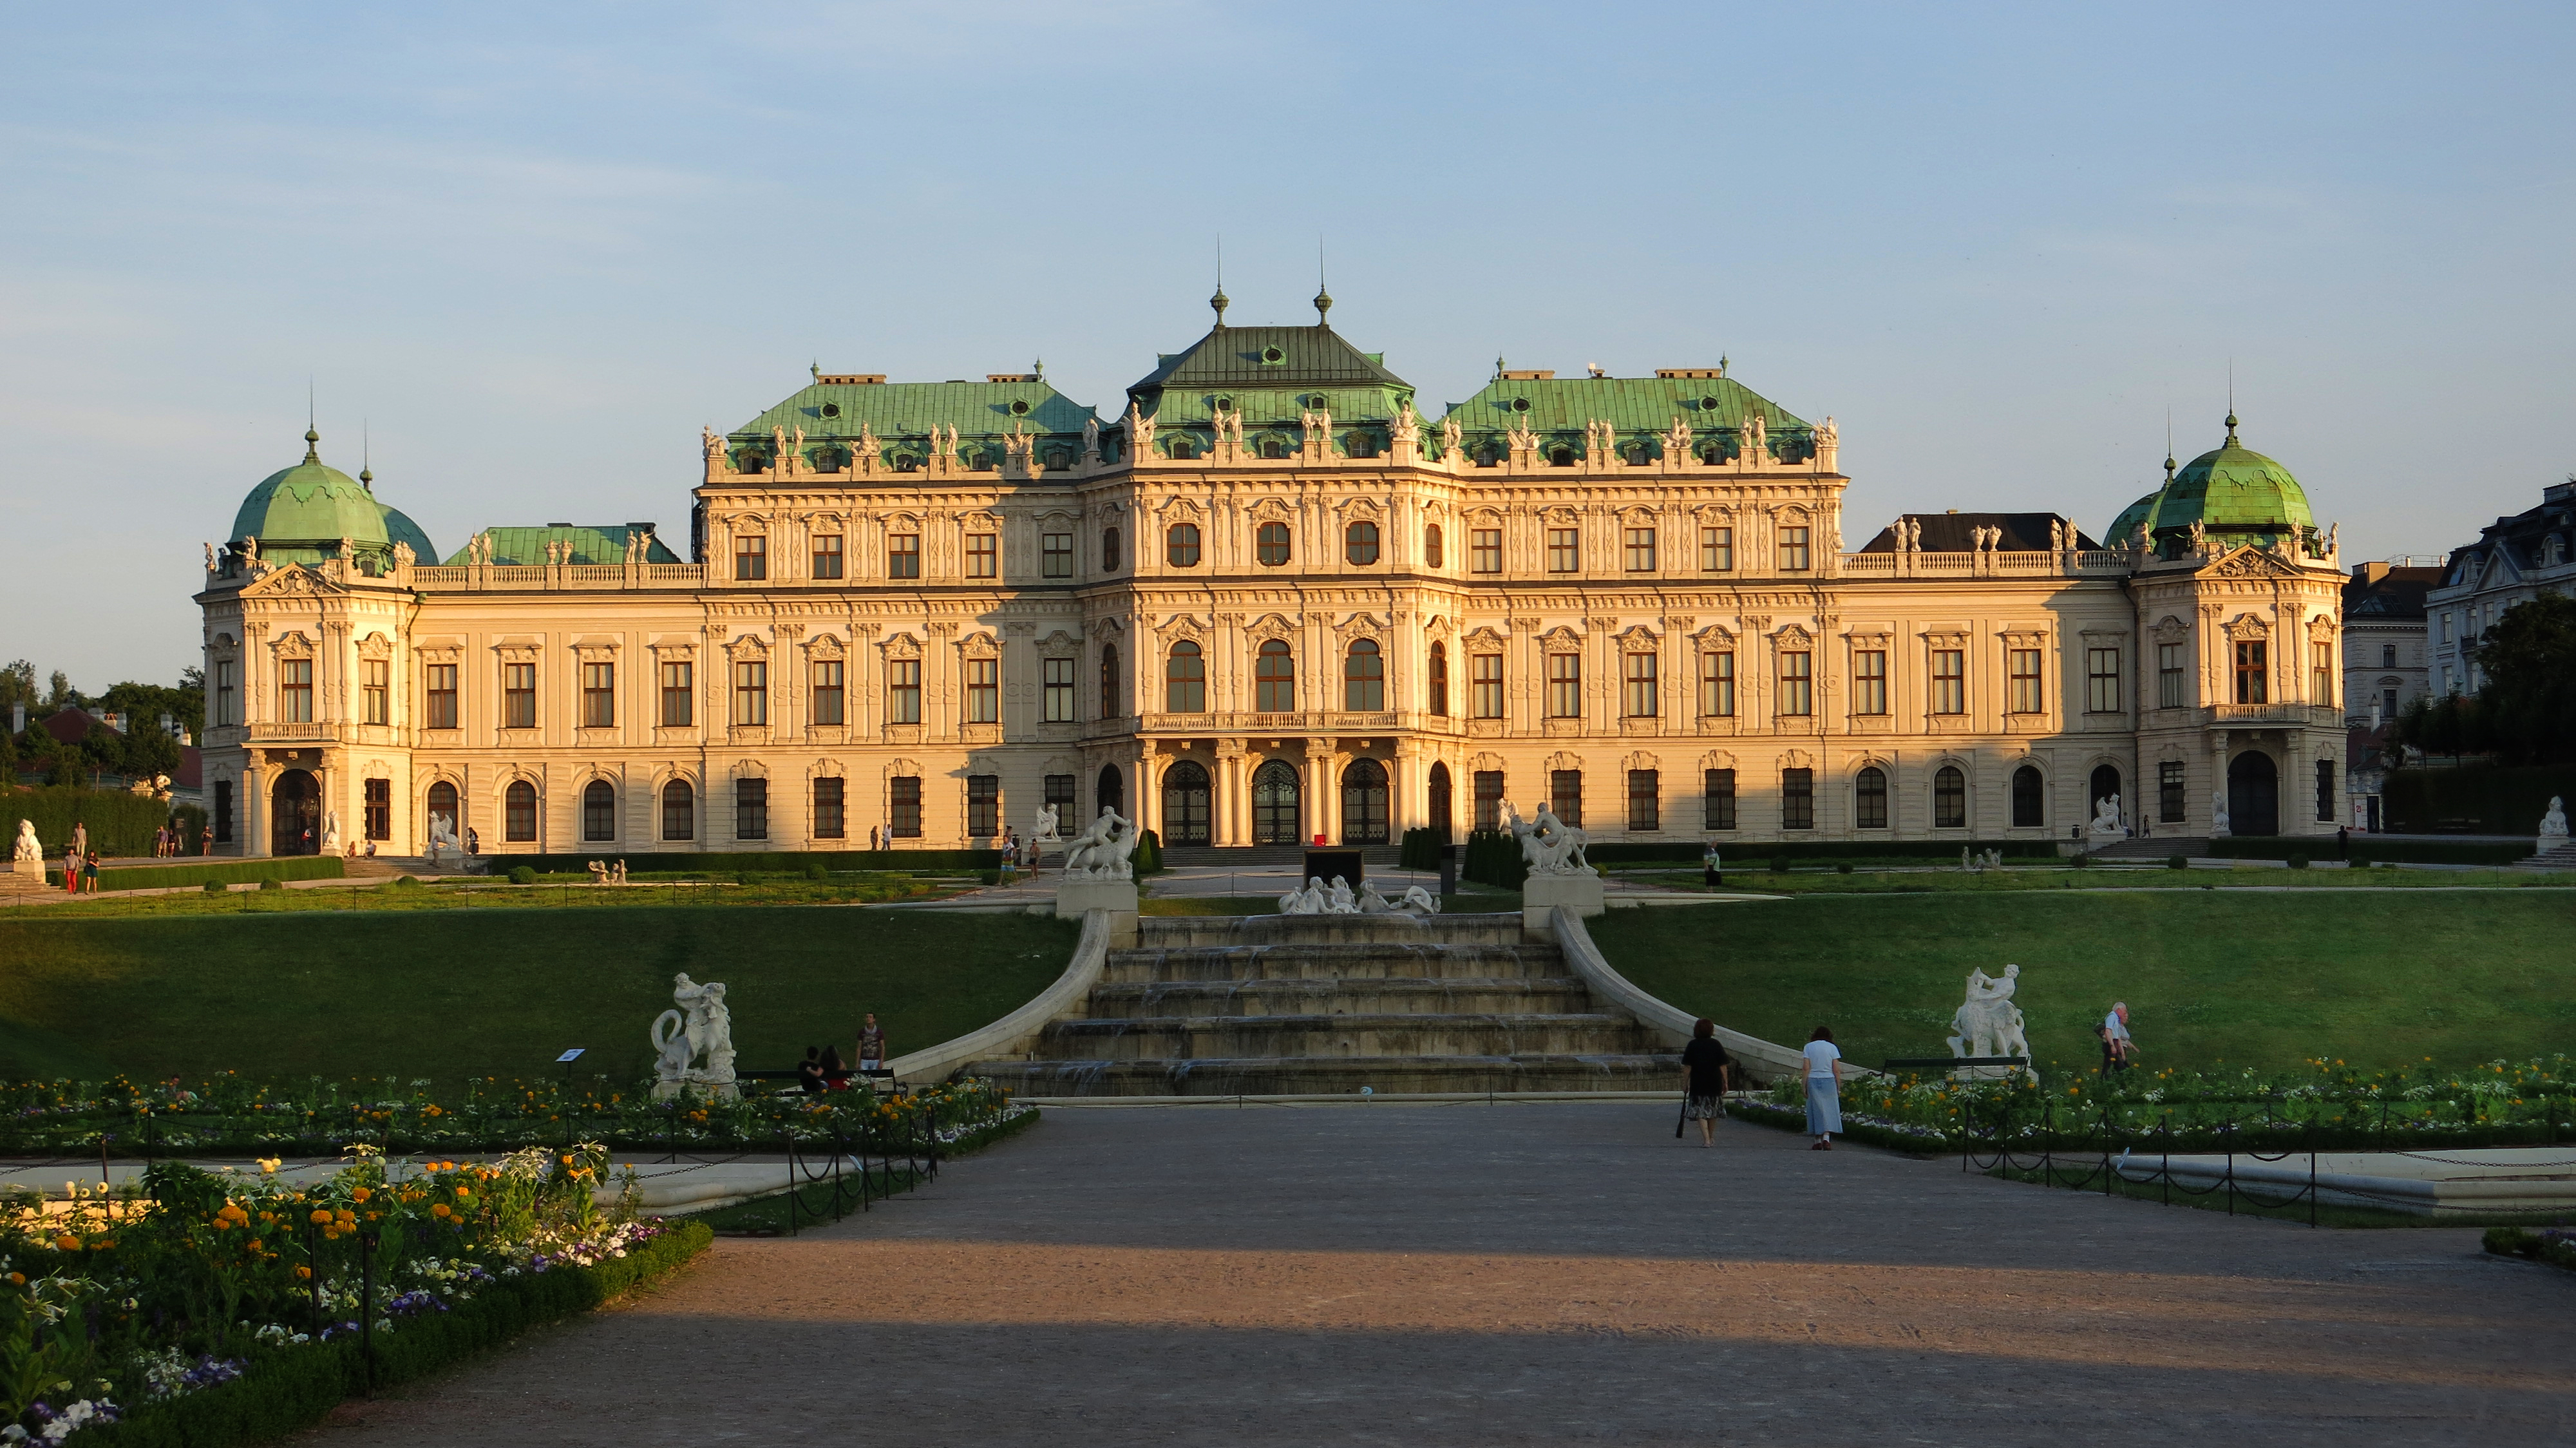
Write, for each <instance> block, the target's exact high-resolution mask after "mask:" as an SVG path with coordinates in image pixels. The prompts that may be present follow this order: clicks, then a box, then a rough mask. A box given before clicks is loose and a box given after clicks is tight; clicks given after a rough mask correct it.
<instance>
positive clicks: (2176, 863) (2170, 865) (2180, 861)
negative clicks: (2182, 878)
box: [2165, 855, 2191, 870]
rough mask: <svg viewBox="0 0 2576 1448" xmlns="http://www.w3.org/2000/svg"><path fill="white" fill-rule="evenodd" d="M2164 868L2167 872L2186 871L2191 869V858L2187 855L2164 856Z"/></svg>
mask: <svg viewBox="0 0 2576 1448" xmlns="http://www.w3.org/2000/svg"><path fill="white" fill-rule="evenodd" d="M2165 868H2166V869H2168V870H2188V869H2190V868H2191V857H2190V856H2189V855H2167V856H2165Z"/></svg>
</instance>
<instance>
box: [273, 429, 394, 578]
mask: <svg viewBox="0 0 2576 1448" xmlns="http://www.w3.org/2000/svg"><path fill="white" fill-rule="evenodd" d="M320 441H321V439H320V436H319V435H318V434H316V433H314V432H313V431H312V430H311V429H307V430H306V431H305V434H304V442H305V447H304V461H302V462H300V463H297V464H296V465H295V466H293V467H291V468H287V469H284V470H282V471H279V472H274V473H271V474H269V475H268V476H267V477H266V478H264V479H262V480H261V481H260V484H259V486H258V487H255V488H253V489H251V490H250V496H248V497H246V498H244V499H242V505H241V509H240V511H238V512H236V513H235V514H234V515H233V531H232V536H233V537H235V538H257V539H258V540H259V543H260V554H261V556H262V557H267V558H274V559H276V560H278V561H280V562H314V561H318V560H319V559H320V558H322V557H323V556H325V553H326V552H336V551H337V550H338V548H339V544H340V540H341V539H343V538H346V539H348V540H349V541H350V542H351V543H352V544H354V545H356V547H357V548H358V549H359V550H361V551H370V550H373V551H382V550H384V549H386V548H390V547H391V546H392V544H393V539H392V537H391V535H390V534H388V533H387V531H386V528H385V510H384V508H383V506H382V505H380V504H378V503H377V502H376V497H375V494H373V493H371V492H369V491H367V489H366V487H365V486H364V485H363V484H361V483H360V482H359V481H358V480H357V479H356V478H353V477H350V476H349V475H348V474H347V473H344V472H341V471H340V470H339V469H337V468H334V467H328V466H325V465H324V464H323V462H322V459H321V457H320V455H319V453H318V452H317V451H316V447H315V445H316V444H317V443H319V442H320ZM414 531H417V530H414ZM304 554H311V555H312V556H311V557H310V558H307V557H304V556H302V555H304Z"/></svg>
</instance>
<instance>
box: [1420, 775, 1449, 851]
mask: <svg viewBox="0 0 2576 1448" xmlns="http://www.w3.org/2000/svg"><path fill="white" fill-rule="evenodd" d="M1424 784H1425V790H1424V792H1425V793H1426V794H1428V795H1429V796H1430V801H1429V805H1430V808H1429V810H1428V813H1429V814H1430V816H1431V819H1430V821H1429V823H1430V825H1431V828H1433V829H1435V830H1438V831H1439V832H1440V842H1441V843H1442V844H1444V845H1445V844H1447V843H1449V839H1450V834H1449V808H1450V802H1449V766H1448V765H1446V764H1442V763H1438V762H1436V761H1435V762H1434V763H1433V764H1432V766H1431V775H1430V778H1429V779H1427V780H1426V781H1424Z"/></svg>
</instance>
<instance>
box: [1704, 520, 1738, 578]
mask: <svg viewBox="0 0 2576 1448" xmlns="http://www.w3.org/2000/svg"><path fill="white" fill-rule="evenodd" d="M1699 567H1700V571H1701V572H1702V573H1727V572H1731V571H1733V570H1734V568H1735V530H1734V529H1733V528H1702V529H1700V530H1699Z"/></svg>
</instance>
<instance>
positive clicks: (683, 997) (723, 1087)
mask: <svg viewBox="0 0 2576 1448" xmlns="http://www.w3.org/2000/svg"><path fill="white" fill-rule="evenodd" d="M671 1000H672V1003H673V1005H674V1007H675V1009H672V1010H667V1011H664V1012H662V1014H660V1015H659V1016H656V1017H654V1018H653V1027H652V1029H651V1030H650V1031H649V1032H647V1033H646V1035H647V1038H648V1039H650V1040H651V1041H652V1043H653V1077H654V1080H653V1095H654V1096H655V1097H656V1098H657V1099H668V1098H670V1097H673V1096H677V1095H679V1094H680V1092H681V1091H682V1090H683V1089H695V1090H697V1091H698V1092H699V1093H701V1094H703V1095H711V1096H717V1097H722V1098H727V1099H730V1098H731V1097H732V1096H733V1095H734V1094H735V1090H736V1088H735V1086H734V1078H733V1013H732V1012H731V1011H729V1010H727V1009H726V1008H725V988H724V983H723V982H722V981H708V982H707V983H706V984H704V985H700V984H698V983H697V982H696V981H693V980H691V979H689V973H688V972H687V971H682V972H680V973H679V974H678V975H675V976H673V977H671Z"/></svg>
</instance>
